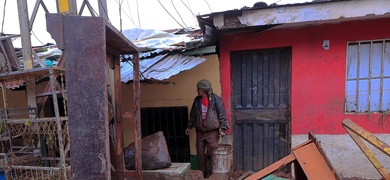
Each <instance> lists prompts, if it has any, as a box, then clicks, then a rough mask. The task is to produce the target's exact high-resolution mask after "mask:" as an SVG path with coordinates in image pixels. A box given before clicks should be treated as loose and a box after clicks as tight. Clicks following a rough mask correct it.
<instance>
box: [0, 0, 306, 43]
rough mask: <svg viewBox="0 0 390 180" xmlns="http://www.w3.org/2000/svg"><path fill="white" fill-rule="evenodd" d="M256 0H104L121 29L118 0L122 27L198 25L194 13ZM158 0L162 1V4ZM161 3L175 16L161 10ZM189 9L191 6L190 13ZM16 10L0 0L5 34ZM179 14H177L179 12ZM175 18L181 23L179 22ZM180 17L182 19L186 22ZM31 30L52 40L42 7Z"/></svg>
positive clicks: (15, 30)
mask: <svg viewBox="0 0 390 180" xmlns="http://www.w3.org/2000/svg"><path fill="white" fill-rule="evenodd" d="M122 1H123V2H122ZM259 1H261V0H107V6H108V7H107V9H108V16H109V19H110V22H111V23H112V24H113V25H114V26H115V27H116V28H117V29H118V30H119V29H120V18H119V2H122V29H123V30H125V29H130V28H134V27H141V28H144V29H160V30H164V29H175V28H181V27H182V26H183V27H185V26H187V27H194V26H197V21H196V18H195V17H194V16H193V14H195V15H203V14H209V13H211V12H221V11H226V10H232V9H240V8H242V7H244V6H247V7H252V6H253V4H254V3H256V2H259ZM308 1H311V0H263V2H266V3H267V4H268V5H270V4H272V3H277V4H291V3H302V2H308ZM35 2H36V1H35V0H27V3H28V13H29V17H31V13H32V11H33V8H34V5H35ZM43 2H44V3H45V5H46V6H47V8H48V10H49V12H50V13H56V10H57V8H56V3H55V2H56V0H43ZM82 2H83V0H77V6H78V11H80V7H81V4H82ZM89 2H90V3H91V5H92V6H93V8H94V9H95V11H96V12H98V6H97V2H98V0H89ZM159 2H161V4H162V5H161V4H160V3H159ZM4 3H6V6H5V7H6V8H5V16H3V13H4ZM137 3H138V8H137ZM184 4H185V5H184ZM164 7H165V9H167V10H168V11H169V13H170V14H171V15H172V16H173V17H174V18H172V17H171V16H170V15H169V14H168V13H167V12H166V11H165V10H164ZM209 7H210V8H209ZM175 8H176V10H177V11H176V10H175ZM137 9H138V10H137ZM189 9H191V11H192V13H193V14H192V13H191V11H190V10H189ZM17 12H18V9H17V1H16V0H0V22H1V23H3V19H4V25H3V26H1V27H0V31H1V30H3V32H4V33H5V34H19V33H20V31H19V18H18V13H17ZM178 14H180V16H179V15H178ZM83 15H85V16H90V13H89V11H88V9H87V8H85V9H84V11H83ZM138 15H139V16H138ZM4 17H5V18H4ZM180 17H181V18H180ZM138 19H139V20H138ZM175 19H176V21H178V22H179V23H180V24H181V25H179V24H178V23H177V22H176V21H175ZM181 19H183V21H184V23H185V25H184V23H183V21H182V20H181ZM139 22H140V23H139ZM75 28H77V26H75ZM32 32H33V35H32V36H31V42H32V45H33V46H39V45H42V44H46V43H48V42H51V43H55V42H54V40H53V39H51V37H50V34H49V33H47V32H46V19H45V12H44V10H43V8H42V7H40V8H39V10H38V13H37V16H36V18H35V21H34V25H33V29H32ZM34 34H35V36H36V37H35V36H34ZM14 46H15V47H20V41H19V40H16V41H14Z"/></svg>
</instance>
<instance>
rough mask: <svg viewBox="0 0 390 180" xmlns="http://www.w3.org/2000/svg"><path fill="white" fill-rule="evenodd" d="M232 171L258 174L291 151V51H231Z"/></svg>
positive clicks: (289, 49)
mask: <svg viewBox="0 0 390 180" xmlns="http://www.w3.org/2000/svg"><path fill="white" fill-rule="evenodd" d="M231 70H232V107H233V122H234V129H233V139H234V141H233V147H234V152H233V157H234V170H244V171H247V170H252V171H254V172H256V171H259V170H261V169H263V168H265V167H267V166H269V165H270V164H272V163H273V162H276V161H277V160H279V159H281V158H283V157H285V156H287V155H288V154H289V152H290V149H291V135H290V129H291V128H290V124H291V123H290V119H291V118H290V86H291V85H290V79H291V78H290V76H291V48H281V49H267V50H257V51H242V52H232V54H231Z"/></svg>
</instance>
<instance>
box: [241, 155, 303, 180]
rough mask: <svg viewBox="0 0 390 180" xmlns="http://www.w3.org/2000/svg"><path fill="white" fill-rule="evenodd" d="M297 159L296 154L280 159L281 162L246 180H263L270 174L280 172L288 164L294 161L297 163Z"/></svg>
mask: <svg viewBox="0 0 390 180" xmlns="http://www.w3.org/2000/svg"><path fill="white" fill-rule="evenodd" d="M295 160H296V158H295V156H294V154H290V155H288V156H286V157H284V158H282V159H280V160H279V161H277V162H275V163H273V164H271V165H270V166H268V167H266V168H264V169H262V170H261V171H259V172H256V173H255V174H252V175H251V176H249V177H248V178H246V179H245V180H257V179H261V178H263V177H265V176H267V175H269V174H271V173H272V172H274V171H276V170H278V169H279V168H280V167H283V166H285V165H286V164H289V163H291V162H293V161H295Z"/></svg>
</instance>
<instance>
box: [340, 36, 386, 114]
mask: <svg viewBox="0 0 390 180" xmlns="http://www.w3.org/2000/svg"><path fill="white" fill-rule="evenodd" d="M347 48H348V49H347V77H346V98H345V102H346V103H345V108H346V112H347V113H372V112H380V113H383V112H389V111H390V40H373V41H358V42H350V43H348V47H347Z"/></svg>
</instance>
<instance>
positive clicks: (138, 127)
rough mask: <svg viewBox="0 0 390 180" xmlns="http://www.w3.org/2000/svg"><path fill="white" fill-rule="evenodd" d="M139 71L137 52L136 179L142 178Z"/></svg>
mask: <svg viewBox="0 0 390 180" xmlns="http://www.w3.org/2000/svg"><path fill="white" fill-rule="evenodd" d="M139 73H140V71H139V54H138V53H136V54H134V59H133V77H134V78H133V90H134V120H135V123H134V139H135V142H134V143H135V172H136V179H137V180H142V146H141V106H140V98H141V91H140V74H139Z"/></svg>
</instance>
